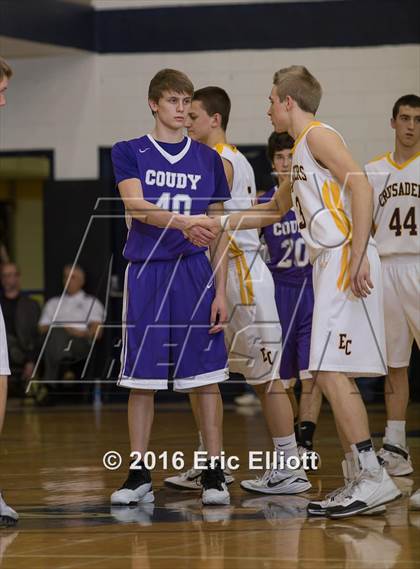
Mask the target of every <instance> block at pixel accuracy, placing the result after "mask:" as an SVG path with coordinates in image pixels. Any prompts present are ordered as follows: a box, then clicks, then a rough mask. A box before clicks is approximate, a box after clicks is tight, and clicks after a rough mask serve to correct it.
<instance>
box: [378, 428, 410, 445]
mask: <svg viewBox="0 0 420 569" xmlns="http://www.w3.org/2000/svg"><path fill="white" fill-rule="evenodd" d="M384 442H386V443H389V444H390V445H401V446H402V447H404V448H405V447H406V444H407V443H406V438H405V421H387V422H386V427H385V437H384Z"/></svg>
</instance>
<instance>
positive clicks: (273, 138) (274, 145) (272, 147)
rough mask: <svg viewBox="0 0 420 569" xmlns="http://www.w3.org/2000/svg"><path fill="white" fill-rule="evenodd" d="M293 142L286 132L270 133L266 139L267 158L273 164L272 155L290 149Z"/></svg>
mask: <svg viewBox="0 0 420 569" xmlns="http://www.w3.org/2000/svg"><path fill="white" fill-rule="evenodd" d="M294 143H295V141H294V140H293V138H292V137H291V136H290V134H288V133H287V132H272V133H271V134H270V138H269V139H268V146H267V158H268V160H269V161H270V163H272V162H274V154H275V153H276V152H279V151H280V150H286V149H287V150H288V149H292V148H293V145H294Z"/></svg>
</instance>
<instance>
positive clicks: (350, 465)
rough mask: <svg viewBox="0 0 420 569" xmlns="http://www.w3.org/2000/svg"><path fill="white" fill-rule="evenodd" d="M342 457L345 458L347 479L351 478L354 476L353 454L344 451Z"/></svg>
mask: <svg viewBox="0 0 420 569" xmlns="http://www.w3.org/2000/svg"><path fill="white" fill-rule="evenodd" d="M344 458H345V459H346V466H347V477H348V479H349V480H353V479H354V477H355V476H354V474H355V470H356V465H355V460H354V454H353V453H352V452H346V453H345V455H344Z"/></svg>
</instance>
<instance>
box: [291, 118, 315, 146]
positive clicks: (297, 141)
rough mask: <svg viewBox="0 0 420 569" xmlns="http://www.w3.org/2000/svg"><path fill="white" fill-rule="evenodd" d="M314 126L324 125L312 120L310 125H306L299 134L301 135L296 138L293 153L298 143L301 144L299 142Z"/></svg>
mask: <svg viewBox="0 0 420 569" xmlns="http://www.w3.org/2000/svg"><path fill="white" fill-rule="evenodd" d="M313 126H322V122H320V121H311V122H310V123H309V124H308V125H306V127H305V128H304V129H303V130H302V132H301V133H300V134H299V136H298V137H297V139H296V140H295V143H294V145H293V148H292V150H291V153H292V154H293V152H294V151H295V149H296V148H297V145H298V144H299V142H300V141H301V140H302V138H303V137H304V136H305V134H306V133H307V132H308V130H309V129H310V128H311V127H313Z"/></svg>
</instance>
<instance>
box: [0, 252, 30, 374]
mask: <svg viewBox="0 0 420 569" xmlns="http://www.w3.org/2000/svg"><path fill="white" fill-rule="evenodd" d="M0 276H1V285H2V289H3V291H2V294H1V296H0V303H1V308H2V311H3V316H4V323H5V326H6V336H7V345H8V352H9V361H10V369H11V372H12V377H13V376H15V377H16V376H19V377H20V378H22V379H23V380H25V381H27V380H28V379H30V377H31V376H32V373H33V371H34V368H35V363H36V360H37V357H38V351H39V345H40V337H39V332H38V320H39V314H40V309H39V306H38V303H37V302H36V301H35V300H33V299H32V298H29V296H28V295H26V294H23V293H22V290H21V282H20V271H19V268H18V266H17V265H16V264H15V263H9V262H7V263H3V264H2V265H1V272H0Z"/></svg>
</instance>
